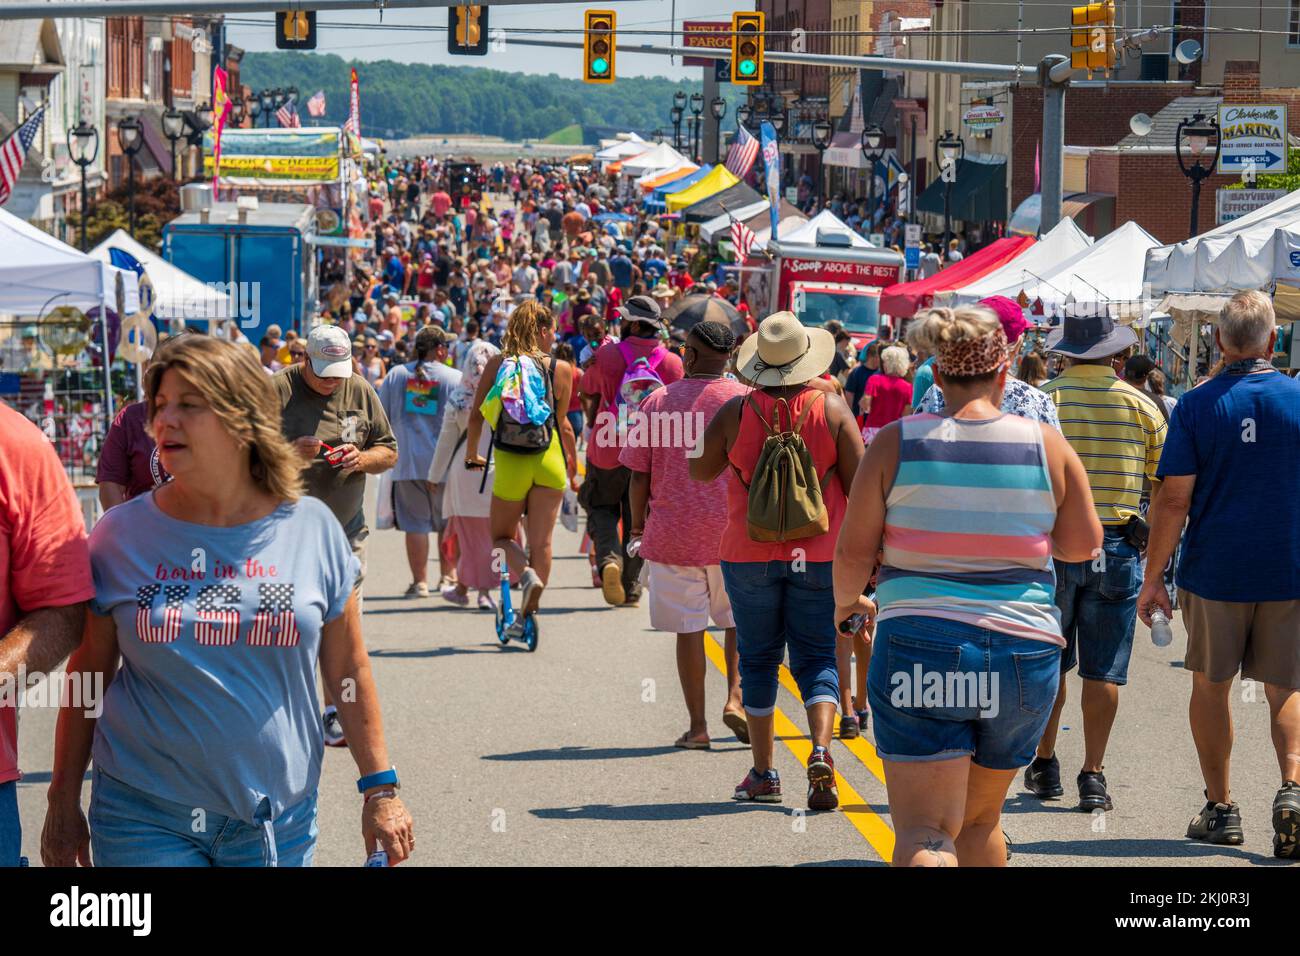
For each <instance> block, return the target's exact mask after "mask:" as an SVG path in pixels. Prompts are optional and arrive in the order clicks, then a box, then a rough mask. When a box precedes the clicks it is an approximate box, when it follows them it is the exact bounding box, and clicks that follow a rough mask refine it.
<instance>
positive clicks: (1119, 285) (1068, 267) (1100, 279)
mask: <svg viewBox="0 0 1300 956" xmlns="http://www.w3.org/2000/svg"><path fill="white" fill-rule="evenodd" d="M1158 245H1159V243H1158V242H1157V241H1156V240H1155V238H1154V237H1153V236H1152V235H1151V234H1150V233H1149V232H1147V231H1146V230H1145V229H1143V228H1142V227H1141V226H1139V225H1138V224H1137V223H1135V222H1126V223H1124V225H1122V226H1120V227H1119V228H1118V229H1116V230H1115V231H1114V232H1112V233H1111V234H1110V235H1108V236H1106V237H1105V238H1103V239H1099V240H1097V241H1096V242H1095V243H1093V244H1092V245H1091V246H1089V247H1088V248H1086V249H1083V250H1081V251H1079V252H1076V253H1075V254H1074V255H1073V256H1070V257H1069V258H1068V259H1066V260H1064V261H1063V262H1059V263H1057V265H1056V266H1054V267H1053V268H1052V269H1050V270H1049V271H1048V272H1047V273H1045V274H1044V273H1039V278H1038V279H1037V280H1032V281H1030V282H1027V283H1025V285H1024V286H1023V289H1024V292H1025V295H1026V296H1028V298H1029V301H1030V302H1033V301H1034V300H1036V299H1038V300H1041V301H1042V303H1043V314H1044V315H1049V316H1051V315H1062V314H1064V312H1065V310H1066V306H1070V307H1071V308H1072V309H1078V310H1079V311H1082V312H1087V311H1094V312H1095V313H1100V312H1105V313H1106V314H1108V315H1110V316H1111V317H1112V318H1115V319H1127V320H1131V319H1135V318H1138V317H1140V316H1141V315H1142V314H1143V303H1144V301H1146V297H1145V296H1144V295H1143V288H1142V268H1143V263H1144V262H1145V261H1146V253H1147V250H1148V249H1154V248H1155V247H1156V246H1158ZM1013 265H1014V263H1013Z"/></svg>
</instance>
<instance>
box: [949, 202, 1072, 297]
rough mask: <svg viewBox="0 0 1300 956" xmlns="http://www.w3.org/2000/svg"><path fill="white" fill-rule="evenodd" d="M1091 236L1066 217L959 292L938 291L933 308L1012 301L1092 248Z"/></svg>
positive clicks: (954, 290)
mask: <svg viewBox="0 0 1300 956" xmlns="http://www.w3.org/2000/svg"><path fill="white" fill-rule="evenodd" d="M1092 243H1093V240H1092V237H1091V236H1089V235H1088V234H1087V233H1085V232H1084V231H1083V230H1082V229H1080V228H1079V227H1078V226H1077V225H1076V224H1075V222H1074V220H1073V219H1071V218H1070V217H1069V216H1066V217H1065V218H1064V219H1062V220H1061V221H1060V222H1058V223H1057V224H1056V225H1055V226H1053V227H1052V229H1051V230H1050V231H1048V233H1047V234H1046V235H1045V236H1043V238H1042V239H1040V240H1038V242H1036V243H1034V244H1033V245H1032V246H1030V247H1029V248H1028V249H1026V250H1025V251H1024V252H1022V253H1020V255H1018V256H1016V257H1015V258H1014V259H1012V260H1011V261H1010V262H1008V263H1007V264H1006V265H1004V266H1002V267H1000V268H997V269H994V270H993V271H992V272H990V273H989V274H988V275H986V276H984V277H983V278H981V279H978V280H976V281H975V282H972V283H971V284H970V285H968V286H965V287H964V288H961V289H952V290H948V291H944V292H937V293H935V296H934V304H935V305H940V306H942V305H953V304H961V305H965V304H968V303H971V302H978V301H979V300H980V299H986V298H988V297H989V296H991V295H1003V296H1006V297H1007V298H1008V299H1014V298H1016V297H1017V296H1019V295H1020V290H1022V289H1026V288H1028V286H1029V285H1030V284H1031V283H1036V282H1037V280H1038V277H1039V276H1045V275H1047V274H1048V273H1050V272H1052V271H1053V270H1054V269H1056V268H1057V267H1058V266H1059V265H1060V264H1061V263H1062V262H1065V261H1066V260H1068V259H1070V258H1072V257H1074V256H1077V255H1078V254H1079V253H1080V252H1083V251H1084V250H1086V249H1088V248H1089V247H1091V246H1092Z"/></svg>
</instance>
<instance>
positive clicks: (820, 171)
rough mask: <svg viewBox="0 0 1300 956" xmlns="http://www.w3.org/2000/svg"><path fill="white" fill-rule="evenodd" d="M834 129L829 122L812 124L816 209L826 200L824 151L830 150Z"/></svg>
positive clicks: (821, 120)
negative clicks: (815, 156)
mask: <svg viewBox="0 0 1300 956" xmlns="http://www.w3.org/2000/svg"><path fill="white" fill-rule="evenodd" d="M834 132H835V128H834V127H833V126H831V124H830V120H824V119H820V120H818V121H817V122H815V123H813V124H812V144H813V147H814V148H815V149H816V150H817V208H818V209H821V208H822V206H823V205H824V200H825V198H826V150H827V149H829V148H830V145H831V136H832V135H833V134H834Z"/></svg>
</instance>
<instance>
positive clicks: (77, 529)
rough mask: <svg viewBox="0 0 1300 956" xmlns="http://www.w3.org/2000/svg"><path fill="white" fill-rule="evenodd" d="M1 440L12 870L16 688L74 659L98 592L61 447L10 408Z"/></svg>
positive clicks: (1, 772)
mask: <svg viewBox="0 0 1300 956" xmlns="http://www.w3.org/2000/svg"><path fill="white" fill-rule="evenodd" d="M0 442H3V443H4V448H5V453H4V454H3V455H0V867H7V866H18V865H19V860H20V857H21V854H20V852H19V850H20V845H21V839H22V829H21V827H20V826H19V821H18V789H17V781H18V778H19V777H20V776H21V774H20V773H19V772H18V720H17V711H16V707H15V701H16V697H17V694H16V689H15V686H14V682H15V681H17V680H18V679H19V678H20V677H22V676H23V675H24V674H27V675H35V674H48V673H49V672H51V671H53V670H54V668H55V667H57V666H58V665H59V663H60V662H61V661H62V660H63V659H64V658H65V657H67V656H68V655H69V654H70V653H72V650H73V648H75V647H76V646H77V644H78V643H79V642H80V641H81V631H82V625H83V623H84V622H85V617H86V602H87V601H88V600H90V599H91V598H92V597H93V596H94V594H95V589H94V585H93V583H92V580H91V576H90V550H89V548H88V547H87V545H86V525H85V521H84V519H83V518H82V516H81V508H80V507H79V506H78V505H77V496H76V494H75V493H74V492H73V490H72V485H71V484H70V483H69V482H68V477H67V475H66V474H64V472H63V465H62V464H60V463H59V456H58V455H56V454H55V453H54V446H53V445H51V444H50V443H49V442H48V441H46V439H45V436H44V435H43V434H41V431H40V429H38V428H37V427H36V426H35V425H33V424H32V423H31V422H29V421H28V420H27V419H26V418H24V417H23V416H22V415H20V414H18V412H16V411H14V410H13V409H12V408H10V407H9V406H8V405H6V404H4V403H3V402H0ZM85 862H87V863H88V862H89V861H85Z"/></svg>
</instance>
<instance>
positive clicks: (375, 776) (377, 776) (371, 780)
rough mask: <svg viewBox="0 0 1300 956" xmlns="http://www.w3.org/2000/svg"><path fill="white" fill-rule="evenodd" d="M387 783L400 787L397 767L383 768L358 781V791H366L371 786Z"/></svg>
mask: <svg viewBox="0 0 1300 956" xmlns="http://www.w3.org/2000/svg"><path fill="white" fill-rule="evenodd" d="M385 784H388V785H391V786H394V787H398V786H401V784H399V783H398V782H397V768H396V767H389V768H388V769H387V770H381V771H379V773H371V774H367V775H366V776H364V777H362V778H361V779H360V780H358V781H357V793H365V792H366V791H367V790H369V789H370V788H371V787H380V786H383V785H385Z"/></svg>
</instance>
